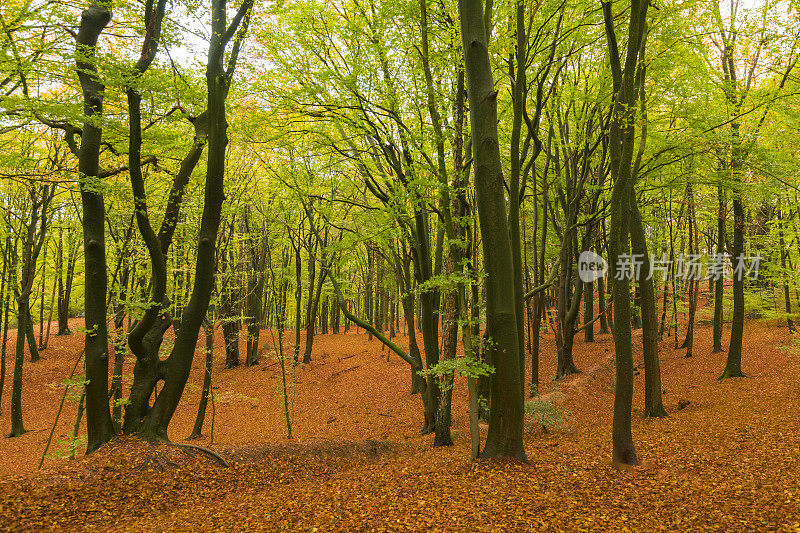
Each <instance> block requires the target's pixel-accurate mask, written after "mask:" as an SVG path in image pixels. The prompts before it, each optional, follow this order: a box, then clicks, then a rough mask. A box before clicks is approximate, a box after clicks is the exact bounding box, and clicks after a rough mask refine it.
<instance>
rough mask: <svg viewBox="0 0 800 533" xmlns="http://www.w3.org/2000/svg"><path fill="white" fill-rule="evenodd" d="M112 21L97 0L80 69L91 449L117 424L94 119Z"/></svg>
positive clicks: (81, 38)
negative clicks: (101, 43) (111, 395)
mask: <svg viewBox="0 0 800 533" xmlns="http://www.w3.org/2000/svg"><path fill="white" fill-rule="evenodd" d="M110 20H111V8H110V6H109V5H108V4H98V3H94V2H92V3H91V4H90V6H89V7H88V8H87V9H86V10H85V11H84V12H83V13H82V14H81V23H80V27H79V29H78V35H77V38H76V43H77V60H76V62H77V71H78V78H79V80H80V83H81V89H82V90H83V113H84V115H85V116H86V117H87V118H88V120H87V121H86V122H85V123H84V125H83V133H82V134H81V145H80V152H79V157H78V171H79V173H80V176H81V178H82V181H80V185H81V201H82V207H83V218H82V224H83V253H84V277H85V281H84V301H85V323H86V341H85V346H86V348H85V355H84V361H85V365H86V380H87V381H88V383H87V385H86V427H87V432H88V441H87V444H86V451H87V453H89V452H92V451H94V450H96V449H97V448H99V447H100V446H101V445H103V444H104V443H106V442H108V441H109V440H111V439H112V438H113V437H114V424H113V422H112V420H111V411H110V409H109V405H108V331H107V328H108V320H107V317H106V292H107V290H106V289H107V284H108V279H107V274H106V238H105V215H106V212H105V200H104V198H103V195H102V192H101V191H102V189H100V188H99V187H97V186H96V185H97V183H96V181H97V180H98V174H99V160H100V141H101V138H102V130H101V128H100V127H99V126H98V125H99V124H101V121H99V120H97V119H93V118H92V117H101V116H102V114H103V95H104V90H105V87H104V86H103V84H102V83H101V82H100V80H99V78H98V75H97V67H96V65H95V53H96V48H97V39H98V37H99V36H100V34H101V33H102V31H103V30H104V29H105V27H106V25H107V24H108V22H109V21H110Z"/></svg>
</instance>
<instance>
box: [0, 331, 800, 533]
mask: <svg viewBox="0 0 800 533" xmlns="http://www.w3.org/2000/svg"><path fill="white" fill-rule="evenodd" d="M710 336H711V332H710V330H709V329H708V328H707V327H704V326H701V327H699V328H698V329H697V331H696V342H695V346H694V354H695V356H694V357H692V358H688V359H687V358H685V357H684V353H685V351H684V350H676V349H674V348H673V347H672V344H673V340H672V339H665V341H664V342H663V343H662V345H661V359H662V376H663V377H662V382H663V389H664V403H665V406H666V408H667V411H668V413H669V415H670V416H669V417H668V418H665V419H657V420H642V419H641V418H640V417H639V416H636V413H634V414H635V416H634V439H635V442H636V446H637V452H638V454H639V457H640V459H641V460H642V466H640V467H636V468H632V469H615V468H613V467H612V466H611V465H610V440H611V408H612V403H613V379H614V378H613V366H612V365H611V364H609V359H610V356H611V355H612V354H613V348H612V343H611V340H610V339H609V338H608V336H607V335H600V336H598V340H597V342H595V343H592V344H586V343H583V342H578V343H577V344H576V351H575V359H576V362H577V364H578V366H579V367H581V368H584V369H587V371H586V372H585V373H584V374H579V375H577V376H574V377H571V378H568V379H566V380H563V381H560V382H557V383H552V382H551V381H550V380H549V377H550V376H552V372H553V371H554V367H555V361H554V350H553V346H552V338H551V337H546V338H545V340H544V342H543V352H542V357H543V361H542V387H541V389H542V392H543V395H547V396H545V398H546V399H547V400H546V401H549V402H550V406H549V407H548V409H550V411H548V413H550V414H548V417H551V418H552V417H556V416H558V417H561V416H563V417H564V419H565V420H568V421H569V423H568V424H564V425H557V426H556V427H554V428H551V429H550V430H548V431H547V432H545V431H542V430H541V424H536V423H534V424H531V430H530V431H529V432H528V434H527V435H526V441H525V447H526V451H527V454H528V458H529V460H530V462H529V464H528V465H515V464H498V463H494V462H487V461H478V462H475V463H470V462H469V460H468V457H469V442H468V440H469V439H468V435H467V431H466V430H467V417H466V403H465V392H464V387H463V384H459V385H458V386H457V387H456V389H455V400H454V408H453V409H454V425H453V434H454V440H455V442H456V445H455V446H454V447H452V448H438V449H433V448H432V447H431V443H432V438H431V437H430V436H420V435H419V434H418V428H419V425H420V423H421V413H420V404H419V400H418V399H416V398H410V397H409V396H408V395H407V390H408V382H409V376H408V370H407V368H406V367H405V366H403V365H402V364H401V363H400V362H399V361H397V360H396V359H397V358H390V361H389V362H388V363H387V362H386V356H385V352H383V353H381V350H380V348H379V345H378V344H377V343H376V342H374V341H373V342H372V343H369V342H368V341H367V340H366V338H365V337H364V336H363V335H359V336H356V335H340V336H334V335H328V336H321V337H320V338H319V339H318V341H319V343H318V344H317V347H318V349H319V355H318V356H317V357H316V358H315V366H314V367H313V368H312V367H301V368H298V369H297V370H296V372H295V375H294V387H293V391H292V392H293V395H294V397H295V398H296V399H295V404H294V417H293V422H294V431H295V435H296V440H295V441H294V442H287V441H285V440H284V439H283V438H282V435H283V431H284V428H283V427H282V426H281V424H280V421H281V416H282V413H281V412H280V407H279V406H280V403H279V402H278V399H279V398H278V396H277V394H276V389H275V388H273V387H272V386H271V384H274V380H275V378H276V374H275V368H276V367H275V366H270V365H271V361H270V359H269V358H265V360H264V361H263V362H262V365H260V367H256V368H255V369H237V370H232V371H227V372H226V371H221V370H217V368H218V367H217V366H216V365H215V379H216V380H217V381H215V383H217V385H218V386H219V387H220V389H218V391H217V392H218V395H219V396H223V393H225V394H228V395H230V396H231V398H234V399H232V400H231V403H230V404H226V403H220V401H219V397H218V401H217V411H216V428H215V431H216V435H217V436H216V437H215V441H217V442H219V444H216V445H214V446H210V445H209V442H208V439H207V438H206V439H205V440H204V441H201V443H200V444H201V445H203V446H209V447H211V448H213V449H214V450H215V451H216V452H218V453H219V454H221V455H222V456H224V457H225V458H226V459H227V460H228V461H229V463H230V467H227V468H225V467H222V466H220V465H219V464H218V463H217V462H216V461H214V460H213V458H211V457H210V456H209V455H207V454H205V453H202V452H200V451H196V450H186V449H182V448H175V447H172V446H166V445H158V446H152V445H147V444H143V443H141V442H139V441H136V440H131V439H120V440H118V441H116V442H114V443H111V444H110V445H109V446H107V447H105V448H103V449H101V450H100V451H98V452H97V453H96V454H93V455H92V456H89V457H87V458H80V459H78V460H76V461H74V462H68V461H49V462H48V467H47V468H46V469H45V470H43V471H42V472H39V473H30V470H31V469H28V473H24V470H19V469H18V470H11V471H12V472H16V475H13V476H6V477H5V478H3V479H2V480H0V528H3V529H17V530H32V531H33V530H41V529H53V528H56V529H63V530H79V529H87V530H109V529H114V530H131V531H141V530H179V531H190V530H280V529H297V530H308V531H314V530H319V531H354V530H368V531H403V530H407V531H429V530H430V531H433V530H437V529H438V530H442V531H464V530H470V531H482V530H485V531H557V530H566V531H601V530H606V531H625V530H630V531H659V530H662V531H703V530H708V531H800V467H799V466H798V465H800V355H798V354H797V353H796V352H795V351H793V350H785V349H781V348H780V346H785V345H787V344H791V343H790V340H789V339H790V337H789V335H788V333H787V332H786V331H785V329H782V328H779V327H767V326H765V325H763V324H759V323H756V322H751V323H749V324H748V326H747V329H746V336H745V339H746V345H745V348H744V354H743V362H744V363H743V366H744V371H745V373H746V374H747V375H748V376H749V377H748V378H737V379H731V380H726V381H722V382H720V381H718V380H717V378H718V376H719V374H720V373H721V370H722V368H723V367H724V360H725V354H724V353H722V354H711V353H710V352H711V346H710ZM635 340H636V341H638V337H635ZM681 340H682V339H681ZM325 354H331V355H325ZM201 363H202V361H200V359H199V358H198V361H197V366H200V364H201ZM220 363H221V361H220ZM641 363H642V362H641V356H640V355H639V356H638V361H637V370H636V373H637V375H636V376H635V377H636V380H637V383H636V396H635V398H634V406H635V408H637V410H640V409H641V407H642V404H643V398H642V380H643V377H644V376H643V374H644V372H643V368H642V365H641ZM51 364H52V362H51ZM67 364H68V363H67ZM46 368H47V367H45V366H42V367H38V368H37V367H35V366H34V370H33V371H31V375H34V372H36V371H40V372H41V371H42V370H43V369H46ZM262 369H265V370H262ZM348 369H349V370H348ZM41 373H42V374H44V372H41ZM64 377H65V376H64ZM197 377H198V376H197V375H196V374H193V378H192V379H193V380H195V382H197V381H199V380H197V379H196V378H197ZM41 379H49V380H50V381H52V380H53V379H54V377H53V376H52V375H49V374H48V375H46V376H45V377H42V378H41ZM259 387H260V389H261V391H259ZM45 396H47V395H45ZM50 396H53V397H56V396H57V395H49V396H47V397H48V398H49V397H50ZM223 398H224V396H223ZM58 399H60V398H56V400H58ZM183 404H185V405H183ZM183 404H182V408H181V409H179V411H178V420H176V424H175V427H174V428H173V427H172V426H171V428H170V430H171V434H172V436H173V439H174V440H178V437H179V436H181V435H185V434H188V431H186V428H190V427H191V423H192V422H193V414H194V410H195V409H196V395H193V394H187V398H186V401H185V402H183ZM253 405H256V406H257V408H254V407H253ZM50 409H51V410H50V411H48V413H47V414H48V417H52V413H53V412H54V411H55V409H54V408H50ZM5 418H6V417H5V416H3V418H2V419H0V420H3V419H5ZM545 419H546V418H545ZM32 420H34V423H35V420H36V419H35V417H34V418H32ZM243 420H247V421H248V422H247V423H243V422H242V421H243ZM484 431H485V429H484ZM40 433H41V431H40ZM20 439H28V441H27V442H28V443H38V442H39V441H37V440H36V439H41V437H40V436H39V435H38V434H37V433H35V432H32V433H31V434H27V435H25V436H23V437H20ZM2 441H3V442H0V452H5V453H6V454H7V455H6V456H9V457H10V459H11V461H9V465H27V464H30V463H31V462H35V461H36V460H38V456H39V455H41V447H40V446H38V444H37V446H31V447H30V449H29V451H28V452H27V455H25V453H24V452H21V451H17V450H18V449H21V447H20V445H19V444H16V443H21V442H25V441H24V440H18V439H2ZM9 443H14V446H17V448H9V447H8V446H9ZM9 452H11V453H9Z"/></svg>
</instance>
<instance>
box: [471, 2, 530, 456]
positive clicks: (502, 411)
mask: <svg viewBox="0 0 800 533" xmlns="http://www.w3.org/2000/svg"><path fill="white" fill-rule="evenodd" d="M458 11H459V18H460V21H461V36H462V40H463V53H464V67H465V72H466V78H467V96H468V99H469V111H470V125H471V131H472V139H473V141H472V152H473V166H474V169H475V190H476V195H475V196H476V199H477V203H478V218H479V222H480V227H481V237H482V242H483V259H484V266H485V270H486V274H487V278H486V282H487V284H486V289H487V290H486V326H487V328H488V330H489V331H490V332H491V336H492V339H491V343H490V345H489V347H488V351H489V353H490V355H491V359H492V363H493V365H494V367H495V372H494V374H493V375H492V391H491V405H490V413H489V430H488V435H487V439H486V445H485V447H484V449H483V452H482V453H481V457H484V458H500V457H509V458H513V459H517V460H520V461H523V462H527V458H526V456H525V448H524V447H523V443H522V434H523V422H524V406H523V394H522V382H521V381H520V353H519V335H518V332H517V316H516V299H515V296H514V287H515V285H514V262H513V261H514V260H513V255H512V250H511V242H510V239H509V227H508V221H507V219H506V208H505V203H506V202H505V197H504V195H505V191H504V186H503V175H502V167H501V160H500V146H499V143H498V137H497V92H496V90H495V88H494V80H493V77H492V68H491V62H490V60H489V48H488V43H487V40H488V38H487V31H486V27H485V22H484V13H483V6H482V2H481V0H459V2H458ZM515 200H516V199H512V201H515Z"/></svg>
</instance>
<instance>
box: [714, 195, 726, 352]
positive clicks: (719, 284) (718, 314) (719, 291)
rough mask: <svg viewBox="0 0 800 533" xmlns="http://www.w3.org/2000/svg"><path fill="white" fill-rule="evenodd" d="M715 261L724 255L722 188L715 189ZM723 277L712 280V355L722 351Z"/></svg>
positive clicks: (721, 258) (723, 200)
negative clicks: (716, 204) (716, 203)
mask: <svg viewBox="0 0 800 533" xmlns="http://www.w3.org/2000/svg"><path fill="white" fill-rule="evenodd" d="M717 201H718V207H717V261H719V262H720V263H722V264H724V263H723V254H724V253H725V192H724V189H723V188H722V186H719V187H717ZM724 281H725V280H724V277H723V276H722V273H720V275H719V276H717V277H716V279H715V280H714V333H713V335H714V347H713V348H712V350H711V352H712V353H719V352H721V351H722V318H723V316H722V310H723V303H724V301H723V298H724V294H723V289H724V285H723V283H724Z"/></svg>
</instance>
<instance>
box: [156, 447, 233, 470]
mask: <svg viewBox="0 0 800 533" xmlns="http://www.w3.org/2000/svg"><path fill="white" fill-rule="evenodd" d="M164 444H167V445H169V446H175V447H176V448H186V449H190V450H199V451H201V452H203V453H206V454H208V455H210V456H211V457H213V458H214V459H215V460H216V461H217V462H218V463H219V464H221V465H222V466H224V467H226V468H227V467H230V466H231V465H230V464H229V463H228V461H226V460H225V459H223V458H222V456H221V455H219V454H218V453H217V452H215V451H213V450H209V449H208V448H203V447H202V446H196V445H194V444H187V443H183V442H170V441H164Z"/></svg>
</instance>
